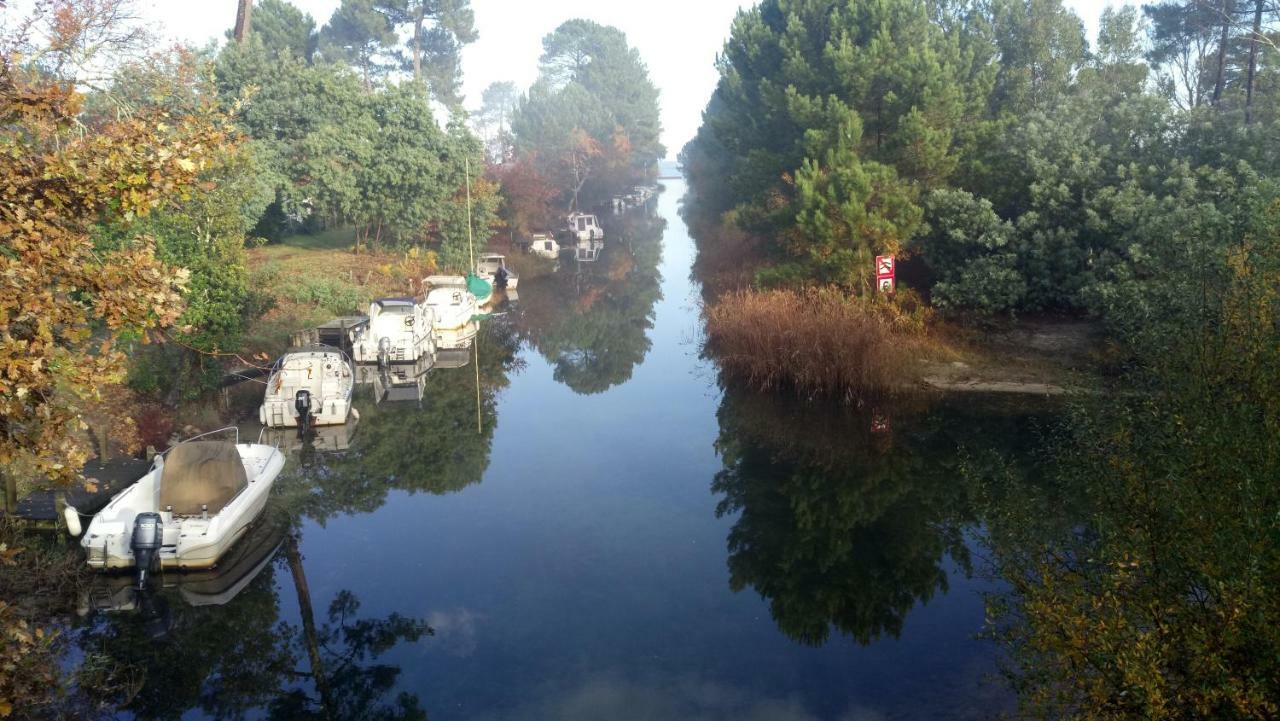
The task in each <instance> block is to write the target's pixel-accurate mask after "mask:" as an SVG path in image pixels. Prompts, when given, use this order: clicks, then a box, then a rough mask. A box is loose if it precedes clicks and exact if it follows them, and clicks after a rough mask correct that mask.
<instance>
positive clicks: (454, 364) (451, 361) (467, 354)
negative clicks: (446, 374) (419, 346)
mask: <svg viewBox="0 0 1280 721" xmlns="http://www.w3.org/2000/svg"><path fill="white" fill-rule="evenodd" d="M470 362H471V351H470V350H469V349H467V348H450V349H448V350H440V351H437V352H436V367H437V368H462V367H463V366H465V365H466V364H468V363H470Z"/></svg>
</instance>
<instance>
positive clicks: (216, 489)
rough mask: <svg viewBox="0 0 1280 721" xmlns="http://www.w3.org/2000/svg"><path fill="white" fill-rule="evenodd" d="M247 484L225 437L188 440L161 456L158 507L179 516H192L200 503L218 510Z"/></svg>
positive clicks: (199, 507) (240, 463) (212, 511)
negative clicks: (162, 459)
mask: <svg viewBox="0 0 1280 721" xmlns="http://www.w3.org/2000/svg"><path fill="white" fill-rule="evenodd" d="M248 485H249V479H248V477H247V476H246V475H245V472H244V462H243V461H241V460H240V452H239V451H238V450H236V445H235V444H234V443H230V442H227V441H191V442H188V443H181V444H178V445H177V446H174V447H173V449H172V450H170V451H169V453H168V454H167V455H165V457H164V470H163V471H162V475H161V476H160V508H167V507H172V508H173V513H174V514H176V515H179V516H195V515H199V514H200V513H201V511H202V510H204V509H202V508H201V506H205V507H207V508H208V511H209V514H210V515H212V514H215V513H218V512H219V511H221V510H222V509H223V508H225V507H226V506H227V504H228V503H231V500H232V499H233V498H235V497H236V494H238V493H240V491H242V490H244V489H245V488H246V487H247V486H248Z"/></svg>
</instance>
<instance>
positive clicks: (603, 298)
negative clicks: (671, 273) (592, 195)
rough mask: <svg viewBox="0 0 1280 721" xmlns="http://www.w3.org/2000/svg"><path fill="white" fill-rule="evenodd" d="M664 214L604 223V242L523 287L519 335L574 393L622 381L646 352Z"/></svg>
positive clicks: (630, 216) (588, 244)
mask: <svg viewBox="0 0 1280 721" xmlns="http://www.w3.org/2000/svg"><path fill="white" fill-rule="evenodd" d="M665 230H666V220H665V219H663V218H661V217H659V216H652V215H647V214H643V213H630V214H627V215H623V216H619V217H615V218H611V219H610V220H609V222H607V223H606V228H605V231H606V238H607V240H606V241H605V242H604V244H603V247H601V246H600V243H599V241H595V242H590V241H588V242H586V243H585V251H584V250H583V249H582V248H575V250H574V253H575V256H574V257H575V258H578V260H569V261H567V262H566V263H564V264H563V265H562V266H561V267H560V269H559V270H557V271H556V272H555V273H553V274H550V275H547V276H544V277H541V278H530V279H527V280H526V282H525V285H523V286H522V290H523V291H524V293H523V295H522V296H521V298H522V301H521V313H520V314H519V321H518V326H519V329H520V334H521V336H522V337H523V338H525V339H527V340H528V341H529V343H530V344H531V345H532V346H533V347H534V348H535V349H536V350H537V351H538V353H539V354H541V355H542V356H543V357H544V358H546V359H547V361H548V362H549V363H551V364H552V365H553V366H554V367H555V370H554V374H555V379H556V380H557V381H559V382H560V383H563V384H565V385H567V386H568V387H569V388H571V389H573V390H574V391H575V392H577V393H581V394H593V393H601V392H604V391H606V390H608V389H609V388H612V387H614V386H617V385H620V384H622V383H625V382H626V381H627V380H628V379H630V378H631V373H632V371H633V370H634V369H635V367H636V366H637V365H639V364H640V363H641V362H642V361H643V360H644V357H645V354H646V353H648V351H649V348H650V340H649V338H648V332H649V330H650V329H652V328H653V320H654V315H653V308H654V304H655V303H656V302H657V301H658V300H659V299H660V298H661V297H662V291H661V287H660V283H661V280H662V278H661V276H660V275H659V273H658V263H659V261H660V260H661V258H662V235H663V232H664V231H665Z"/></svg>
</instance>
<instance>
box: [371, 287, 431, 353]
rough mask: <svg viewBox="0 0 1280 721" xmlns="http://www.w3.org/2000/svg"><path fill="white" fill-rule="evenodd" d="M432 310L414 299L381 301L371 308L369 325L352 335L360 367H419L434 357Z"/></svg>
mask: <svg viewBox="0 0 1280 721" xmlns="http://www.w3.org/2000/svg"><path fill="white" fill-rule="evenodd" d="M431 325H432V323H431V309H430V308H428V307H426V306H425V305H420V304H418V303H416V302H414V300H413V299H412V298H379V299H378V300H375V301H373V302H372V303H370V304H369V322H368V323H367V324H365V325H362V326H360V327H359V328H356V329H354V330H352V331H351V348H352V354H353V355H354V356H355V360H356V362H357V363H378V364H380V365H386V364H387V363H415V362H417V360H418V359H419V358H421V357H423V356H430V355H434V354H435V351H436V347H435V336H434V334H433V333H432V330H431Z"/></svg>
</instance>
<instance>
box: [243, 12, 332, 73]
mask: <svg viewBox="0 0 1280 721" xmlns="http://www.w3.org/2000/svg"><path fill="white" fill-rule="evenodd" d="M252 18H253V30H252V32H251V33H250V34H249V38H250V42H260V43H262V46H263V48H265V49H266V51H267V53H269V54H271V55H275V56H279V55H288V56H291V57H294V58H301V59H302V60H305V61H307V62H311V59H312V56H313V55H315V52H316V46H317V45H318V44H319V41H320V36H319V35H318V34H317V33H316V21H315V20H313V19H312V18H311V16H310V15H308V14H306V13H304V12H302V11H301V10H299V9H298V8H296V7H294V6H293V5H292V4H291V3H289V2H288V0H258V2H257V3H256V4H255V5H254V6H253V15H252Z"/></svg>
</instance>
